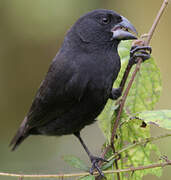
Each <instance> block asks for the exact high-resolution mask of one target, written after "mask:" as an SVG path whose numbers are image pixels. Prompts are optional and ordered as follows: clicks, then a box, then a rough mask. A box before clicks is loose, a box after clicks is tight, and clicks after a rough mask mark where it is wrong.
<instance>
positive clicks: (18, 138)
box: [9, 117, 28, 151]
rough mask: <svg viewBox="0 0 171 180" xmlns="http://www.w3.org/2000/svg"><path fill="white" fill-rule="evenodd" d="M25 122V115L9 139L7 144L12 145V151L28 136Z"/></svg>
mask: <svg viewBox="0 0 171 180" xmlns="http://www.w3.org/2000/svg"><path fill="white" fill-rule="evenodd" d="M26 122H27V117H25V118H24V120H23V122H22V123H21V126H20V128H19V129H18V131H17V133H16V135H15V136H14V137H13V139H12V140H11V143H10V145H9V146H12V149H11V150H12V151H14V150H15V149H16V148H17V146H18V145H20V144H21V143H22V142H23V141H24V139H25V138H27V137H28V133H27V126H26Z"/></svg>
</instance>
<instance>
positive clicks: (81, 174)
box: [0, 159, 171, 178]
mask: <svg viewBox="0 0 171 180" xmlns="http://www.w3.org/2000/svg"><path fill="white" fill-rule="evenodd" d="M168 165H171V160H167V159H166V162H162V163H156V164H150V165H147V166H139V167H130V168H126V169H117V170H108V171H103V173H104V174H113V173H124V172H131V171H138V170H144V169H151V168H157V167H165V166H168ZM89 175H90V173H88V172H84V173H73V174H54V175H52V174H45V175H44V174H42V175H32V174H30V175H29V174H13V173H3V172H0V176H8V177H19V178H68V177H81V176H89ZM94 175H98V172H95V173H94Z"/></svg>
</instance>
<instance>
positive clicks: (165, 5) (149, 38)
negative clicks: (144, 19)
mask: <svg viewBox="0 0 171 180" xmlns="http://www.w3.org/2000/svg"><path fill="white" fill-rule="evenodd" d="M168 3H169V0H164V1H163V4H162V6H161V8H160V10H159V12H158V14H157V16H156V19H155V20H154V23H153V25H152V27H151V29H150V31H149V33H148V37H147V40H146V45H148V44H149V43H150V41H151V38H152V36H153V34H154V31H155V29H156V27H157V25H158V23H159V20H160V18H161V16H162V14H163V12H164V10H165V9H166V7H167V5H168Z"/></svg>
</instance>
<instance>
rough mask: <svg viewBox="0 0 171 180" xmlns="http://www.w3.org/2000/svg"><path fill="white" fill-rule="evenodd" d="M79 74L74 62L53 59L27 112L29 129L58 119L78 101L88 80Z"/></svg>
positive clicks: (57, 58)
mask: <svg viewBox="0 0 171 180" xmlns="http://www.w3.org/2000/svg"><path fill="white" fill-rule="evenodd" d="M79 72H80V69H79V67H78V66H77V65H76V64H75V62H74V61H73V62H72V61H67V60H65V59H62V60H61V59H60V58H59V57H56V58H55V59H54V61H53V62H52V64H51V66H50V68H49V71H48V72H47V75H46V77H45V79H44V80H43V82H42V83H41V85H40V88H39V90H38V92H37V94H36V96H35V99H34V101H33V103H32V106H31V108H30V111H29V112H28V115H27V125H28V126H29V129H30V128H33V127H37V126H41V125H43V124H46V123H47V122H48V121H51V120H53V119H54V118H57V117H60V116H61V115H62V114H63V113H65V112H67V111H68V110H69V109H70V108H71V107H72V106H73V105H74V104H75V103H78V102H79V101H80V99H81V98H82V96H83V94H84V91H85V89H86V86H87V83H88V81H87V80H88V79H87V78H85V76H84V75H83V76H80V73H79Z"/></svg>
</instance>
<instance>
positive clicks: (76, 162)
mask: <svg viewBox="0 0 171 180" xmlns="http://www.w3.org/2000/svg"><path fill="white" fill-rule="evenodd" d="M63 158H64V161H65V162H66V163H68V164H69V165H71V166H72V167H75V168H77V169H80V170H83V171H89V168H88V167H87V166H86V165H85V164H84V162H83V161H82V160H80V159H79V158H78V157H75V156H64V157H63Z"/></svg>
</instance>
